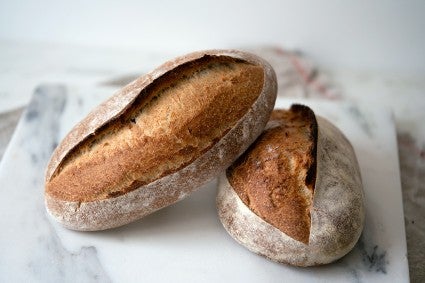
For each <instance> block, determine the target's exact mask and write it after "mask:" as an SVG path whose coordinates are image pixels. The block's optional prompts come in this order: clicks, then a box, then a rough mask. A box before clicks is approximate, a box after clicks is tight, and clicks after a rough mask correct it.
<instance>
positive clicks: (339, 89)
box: [0, 42, 425, 282]
mask: <svg viewBox="0 0 425 283" xmlns="http://www.w3.org/2000/svg"><path fill="white" fill-rule="evenodd" d="M249 51H251V52H254V53H256V54H258V55H260V56H262V57H264V58H265V59H267V60H268V61H269V62H270V63H271V64H272V66H273V67H274V68H275V71H276V73H277V76H278V84H279V94H278V95H279V96H281V97H293V98H320V99H327V100H336V101H338V100H351V101H355V102H356V101H359V102H365V103H370V104H374V103H375V104H377V105H382V106H385V107H387V108H389V109H391V110H392V111H393V113H394V118H395V122H396V130H397V141H398V154H399V161H400V173H401V182H402V194H403V205H404V217H405V228H406V237H407V249H408V260H409V271H410V279H411V281H412V282H423V281H425V256H424V254H423V250H425V241H424V239H425V218H424V217H423V216H424V215H425V125H424V123H423V121H424V120H425V111H424V109H425V75H424V74H422V75H418V74H416V75H403V74H389V73H383V72H381V73H380V72H377V71H367V70H366V71H350V70H336V69H331V70H321V69H320V67H318V66H315V65H314V64H313V63H312V61H311V60H309V59H307V57H306V56H304V55H302V54H300V53H298V52H292V51H287V50H285V49H282V48H280V47H264V48H260V47H259V48H251V49H250V50H249ZM122 54H123V51H122V50H104V51H101V52H99V51H98V50H94V49H87V48H86V49H84V48H80V47H64V46H50V45H49V46H47V45H40V44H34V45H26V44H17V43H8V42H0V62H2V64H1V65H0V162H1V156H2V154H3V152H4V150H5V148H6V146H7V143H8V141H9V139H10V137H11V135H12V133H13V131H14V128H15V126H16V123H17V121H18V119H19V118H20V114H21V113H22V111H23V109H24V108H25V105H26V103H28V100H29V98H30V96H31V93H32V91H33V90H34V89H35V87H36V86H38V84H40V83H46V82H52V83H58V82H60V83H72V84H81V85H103V86H110V87H112V88H119V87H121V86H123V85H125V84H126V83H128V82H129V81H131V80H132V79H134V78H135V77H137V76H139V75H140V74H142V73H144V72H147V71H149V70H150V69H152V68H154V67H155V66H156V65H158V64H160V63H161V62H162V61H164V59H166V58H171V57H173V56H174V55H176V54H172V53H170V54H156V53H154V52H144V53H143V52H139V51H134V50H133V51H129V52H126V56H125V57H124V58H123V57H121V56H122ZM140 66H142V67H140Z"/></svg>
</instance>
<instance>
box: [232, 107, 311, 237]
mask: <svg viewBox="0 0 425 283" xmlns="http://www.w3.org/2000/svg"><path fill="white" fill-rule="evenodd" d="M270 125H272V126H271V127H269V128H267V129H266V130H265V131H264V132H263V133H262V134H261V136H260V137H259V138H258V139H257V140H256V141H255V143H254V144H253V145H252V146H251V147H250V148H249V149H248V150H247V151H246V152H245V153H244V154H243V155H242V156H241V157H240V158H239V159H238V160H237V161H236V162H235V163H234V164H233V165H232V166H231V167H230V168H229V169H228V170H227V177H228V180H229V183H230V185H231V186H232V187H233V189H234V190H235V192H236V193H237V194H238V196H239V197H240V198H241V200H242V201H243V202H244V203H245V204H246V205H247V206H248V207H249V208H250V209H251V210H252V211H253V212H255V213H256V214H257V215H258V216H260V217H261V218H263V219H264V220H265V221H267V222H268V223H270V224H272V225H273V226H275V227H276V228H278V229H280V230H281V231H282V232H284V233H286V234H287V235H289V236H290V237H292V238H294V239H296V240H298V241H300V242H303V243H306V244H308V241H309V236H310V223H311V220H310V209H311V206H312V200H313V190H314V185H315V172H316V169H315V168H316V144H317V121H316V119H315V116H314V113H313V111H311V110H310V109H309V108H308V107H305V106H301V105H294V106H292V107H291V109H290V110H288V111H286V110H275V111H273V112H272V116H271V119H270Z"/></svg>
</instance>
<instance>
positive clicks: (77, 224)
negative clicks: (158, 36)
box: [45, 50, 277, 231]
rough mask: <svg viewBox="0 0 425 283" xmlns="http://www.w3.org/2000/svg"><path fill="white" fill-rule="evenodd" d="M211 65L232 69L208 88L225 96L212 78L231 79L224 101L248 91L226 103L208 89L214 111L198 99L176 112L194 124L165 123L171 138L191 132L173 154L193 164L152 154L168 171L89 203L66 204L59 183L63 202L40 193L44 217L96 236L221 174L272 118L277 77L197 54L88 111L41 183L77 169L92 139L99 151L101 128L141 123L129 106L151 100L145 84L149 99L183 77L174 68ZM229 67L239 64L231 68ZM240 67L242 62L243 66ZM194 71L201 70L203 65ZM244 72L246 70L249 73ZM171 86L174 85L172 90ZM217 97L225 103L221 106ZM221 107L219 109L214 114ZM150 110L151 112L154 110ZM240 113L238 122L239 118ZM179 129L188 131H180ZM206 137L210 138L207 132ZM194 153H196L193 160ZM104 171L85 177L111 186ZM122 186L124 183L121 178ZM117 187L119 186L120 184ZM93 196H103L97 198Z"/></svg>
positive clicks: (216, 55) (229, 55) (250, 62)
mask: <svg viewBox="0 0 425 283" xmlns="http://www.w3.org/2000/svg"><path fill="white" fill-rule="evenodd" d="M210 59H212V60H213V61H215V60H216V59H217V61H218V62H223V60H228V61H229V60H230V62H233V63H231V64H230V65H231V69H234V70H236V71H235V72H233V71H232V72H229V73H227V72H226V73H227V74H226V75H225V74H221V75H220V74H216V75H214V76H213V78H212V81H215V82H216V84H215V85H216V86H217V87H214V89H222V90H223V89H224V90H225V89H226V87H224V88H222V85H224V86H225V85H226V84H228V82H227V83H226V82H225V81H224V82H220V81H219V80H217V78H224V77H226V76H228V75H230V82H231V83H232V84H234V85H235V86H236V87H235V88H237V89H234V90H232V91H231V92H230V94H231V95H230V96H235V95H237V94H240V93H241V92H242V93H245V92H247V91H248V90H249V91H250V93H249V94H248V95H247V97H245V98H244V97H236V98H235V97H233V100H231V101H230V100H229V99H227V98H226V97H222V96H221V95H222V93H221V91H215V92H214V91H213V93H215V94H217V96H216V95H213V97H214V99H210V100H208V99H205V101H210V102H211V103H212V104H214V103H216V104H217V105H216V106H218V107H214V106H215V105H207V103H204V102H203V101H202V103H199V105H201V106H202V107H200V106H199V105H198V103H197V104H196V107H192V106H193V103H194V102H196V99H195V100H194V101H190V103H189V104H185V105H183V106H184V108H185V109H184V111H180V114H182V116H184V117H185V116H186V115H188V116H191V117H193V119H188V120H187V121H186V122H185V123H183V122H182V123H181V127H177V128H176V127H173V125H174V124H175V123H169V124H168V125H170V129H171V130H170V131H175V132H176V133H177V134H178V133H180V134H181V135H182V136H183V137H187V136H185V135H186V134H187V133H188V132H189V131H188V130H187V127H188V126H190V127H192V128H191V132H192V133H191V134H192V136H193V137H192V138H193V139H192V140H190V141H188V140H185V142H186V143H187V144H184V145H183V146H182V147H180V148H178V150H177V153H176V155H177V156H180V157H182V156H187V155H188V156H191V158H193V159H194V160H189V161H188V163H187V164H180V163H179V162H180V160H177V161H176V160H174V159H173V158H174V152H169V153H168V154H166V155H163V156H158V158H159V160H160V162H159V163H161V164H162V165H164V164H165V166H164V168H165V169H166V170H162V169H164V168H162V169H161V168H159V169H158V170H153V171H151V172H160V173H161V174H162V175H161V174H160V175H159V176H158V177H157V178H156V179H154V178H150V177H152V176H148V178H147V179H144V180H145V181H146V182H147V183H146V184H144V185H143V184H142V185H140V183H137V182H134V183H133V184H132V186H134V187H136V188H134V187H132V186H129V187H127V188H126V189H124V190H121V191H120V190H118V193H114V192H115V190H112V191H110V190H108V189H107V190H106V191H105V192H107V193H108V194H109V195H108V196H107V197H106V198H99V199H98V200H93V201H79V200H70V199H72V195H71V197H69V196H68V195H67V194H68V193H67V192H66V191H65V190H64V189H61V187H60V186H62V183H57V191H58V192H65V195H66V198H65V199H63V198H61V195H60V194H59V197H57V195H55V194H51V193H50V192H51V191H50V189H49V190H46V193H45V204H46V208H47V211H48V213H49V214H50V215H51V216H53V217H54V218H55V219H56V220H57V221H59V222H60V223H61V224H62V225H64V226H65V227H67V228H70V229H74V230H83V231H94V230H103V229H108V228H113V227H118V226H121V225H124V224H126V223H130V222H132V221H134V220H137V219H139V218H141V217H144V216H145V215H148V214H150V213H152V212H154V211H156V210H158V209H160V208H163V207H165V206H168V205H171V204H173V203H174V202H176V201H179V200H182V199H183V198H185V197H186V196H187V195H189V194H190V193H192V192H193V191H195V190H196V189H198V188H200V187H201V186H202V185H203V184H205V183H206V182H208V181H209V180H211V179H212V178H213V177H215V176H217V175H218V174H219V173H221V172H222V171H223V170H224V169H225V168H227V167H228V166H229V165H230V164H231V163H232V162H233V161H234V160H235V159H236V158H237V157H238V156H239V155H240V154H242V152H244V151H245V150H246V149H247V147H248V146H249V145H250V144H251V143H252V142H253V141H254V140H255V139H256V138H257V137H258V135H260V133H261V132H262V130H263V129H264V126H265V125H266V123H267V121H268V119H269V117H270V114H271V111H272V109H273V107H274V103H275V100H276V94H277V82H276V75H275V73H274V71H273V69H272V67H271V66H270V64H268V63H267V62H266V61H264V60H263V59H261V58H259V57H257V56H255V55H252V54H249V53H245V52H240V51H236V50H209V51H201V52H195V53H191V54H188V55H185V56H182V57H178V58H175V59H174V60H172V61H169V62H167V63H165V64H163V65H162V66H160V67H158V68H157V69H155V70H153V71H152V72H150V73H148V74H147V75H145V76H143V77H141V78H139V79H136V80H135V81H133V82H132V83H130V84H129V85H127V86H126V87H124V88H123V89H122V90H120V91H119V92H118V93H116V94H115V95H114V96H112V97H111V98H110V99H108V100H107V101H105V102H104V103H102V104H101V105H99V106H98V107H97V108H96V109H94V110H93V111H92V112H91V113H90V114H89V115H88V116H87V117H86V118H84V119H83V120H82V121H81V122H80V123H78V124H77V125H76V126H75V127H74V128H73V129H72V130H71V132H70V133H69V134H68V135H67V136H66V137H65V139H64V140H63V141H62V142H61V143H60V144H59V146H58V147H57V149H56V150H55V152H54V153H53V155H52V158H51V160H50V162H49V164H48V166H47V169H46V184H48V183H49V182H50V180H52V179H55V178H56V177H58V176H60V175H61V174H62V173H63V172H65V171H66V170H67V169H66V168H67V167H69V165H70V164H71V165H76V164H78V163H79V160H80V159H81V156H86V155H89V154H87V152H86V153H84V154H83V155H79V154H78V150H80V149H81V148H82V149H90V141H93V140H94V139H97V140H96V142H97V143H95V144H94V145H95V146H96V145H102V143H101V142H99V141H100V140H102V139H103V138H107V136H102V135H99V132H100V131H103V130H105V129H107V127H108V126H110V125H112V124H115V123H116V124H119V123H122V122H123V121H124V122H125V121H130V123H133V120H134V122H136V123H139V122H141V121H143V119H141V120H139V119H140V116H138V117H136V118H137V119H134V117H133V116H132V115H129V113H130V114H131V113H135V112H134V109H133V108H132V107H133V105H139V104H140V103H141V102H143V101H145V102H146V101H151V99H146V97H144V95H145V93H144V92H145V91H146V89H148V88H149V86H151V85H153V86H152V87H150V88H151V90H150V91H151V92H150V93H155V92H157V90H158V89H156V88H155V85H156V84H157V86H158V85H159V86H161V85H162V84H164V85H166V84H167V82H168V81H171V82H172V81H173V79H172V78H173V76H176V75H177V76H179V75H178V74H179V73H181V72H180V71H179V72H176V71H175V70H176V68H179V66H183V65H186V64H188V65H186V67H187V66H189V67H188V68H187V70H189V71H190V70H192V69H193V67H194V65H196V64H200V62H204V63H205V61H203V60H210ZM228 63H229V62H227V63H225V65H228ZM234 63H237V65H238V67H237V68H236V66H235V65H234ZM239 64H242V66H241V65H239ZM200 65H201V66H203V65H202V64H200ZM227 67H229V66H227ZM240 67H242V68H240ZM246 67H248V69H247V68H246ZM207 69H208V68H207ZM213 69H214V70H215V71H219V73H220V72H222V71H223V66H222V67H219V68H215V67H214V68H213ZM252 69H254V71H252ZM259 69H261V79H260V80H258V75H259V72H257V71H258V70H259ZM185 70H186V69H185ZM255 70H257V71H255ZM210 71H211V70H210ZM239 71H240V72H239ZM244 72H245V73H244ZM246 72H248V73H246ZM183 73H185V72H183ZM238 74H240V76H241V77H242V78H241V79H242V80H240V79H239V78H240V76H238ZM245 76H247V78H248V80H249V82H248V81H247V79H245V78H243V77H245ZM164 77H168V78H169V80H164ZM170 78H171V79H170ZM174 78H175V77H174ZM187 79H188V77H186V78H182V80H183V81H184V80H187ZM161 81H162V83H161ZM244 81H245V82H247V83H248V86H247V87H244V86H243V85H244ZM257 84H258V85H260V90H259V93H253V92H251V91H252V89H254V90H255V89H256V87H257ZM261 84H262V85H261ZM177 85H178V84H177ZM219 85H220V86H219ZM170 87H175V86H171V85H170ZM239 88H241V89H239ZM227 89H229V88H227ZM192 94H193V93H192ZM220 98H223V99H221V100H220ZM226 99H227V100H226ZM251 99H252V100H251ZM159 101H160V99H156V100H155V103H159ZM250 101H251V102H250ZM235 102H236V103H235ZM250 103H251V104H250ZM174 104H176V105H180V104H177V103H175V101H173V99H172V97H171V99H169V100H168V105H169V106H170V108H172V109H176V108H173V107H174ZM220 107H222V108H223V109H220ZM153 108H154V107H152V109H153ZM155 109H157V108H156V107H155ZM199 109H202V111H198V110H199ZM211 109H213V111H211ZM242 109H244V110H242ZM191 111H195V112H196V111H198V115H193V114H194V113H192V112H191ZM226 111H228V112H226ZM243 111H245V112H243ZM136 112H137V111H136ZM230 112H231V113H230ZM217 113H218V114H217ZM195 114H196V113H195ZM227 114H228V115H227ZM238 115H242V116H240V117H237V116H238ZM207 119H208V123H202V121H205V120H207ZM210 119H214V121H210ZM233 119H236V120H237V121H234V122H233V123H234V124H233V125H231V126H230V128H228V129H225V128H226V127H227V126H228V123H230V122H231V120H233ZM177 120H178V119H177ZM155 121H156V120H153V121H152V123H153V124H154V125H153V126H147V127H146V128H143V127H142V128H141V127H139V126H138V128H140V130H141V131H149V130H152V129H158V127H157V126H158V125H157V124H158V123H155ZM223 121H224V122H223ZM229 121H230V122H229ZM179 123H180V122H179ZM221 123H223V124H221ZM120 125H121V124H120ZM130 125H131V124H130ZM217 125H220V127H219V128H218V129H214V128H212V127H216V126H217ZM223 125H224V126H223ZM132 126H133V127H135V125H134V124H132ZM182 127H183V128H184V127H186V131H185V130H184V129H183V128H182ZM124 128H125V127H124ZM116 129H120V127H118V126H116V128H114V127H112V132H109V134H111V135H115V133H114V130H116ZM178 129H180V130H181V131H180V130H178ZM223 129H224V130H223ZM206 132H208V134H207V133H206ZM166 133H167V131H163V132H160V133H158V131H157V132H156V134H158V136H164V134H166ZM124 136H125V135H124ZM121 137H123V136H121ZM204 137H210V138H212V140H211V141H209V142H210V143H204V145H206V146H205V147H204V148H203V149H202V147H201V146H198V145H196V147H195V145H193V141H197V140H202V139H204ZM137 140H139V139H137ZM175 140H178V137H177V136H175V135H174V136H173V137H172V138H171V144H172V142H175ZM156 141H157V144H156V147H155V148H154V150H157V147H161V146H162V145H161V144H160V143H159V142H160V140H156ZM161 141H162V140H161ZM125 142H126V143H127V140H125ZM191 142H192V143H191ZM175 144H176V142H175ZM199 145H201V143H199ZM110 146H111V144H108V145H107V147H110ZM190 146H192V147H194V148H195V149H193V148H191V147H190ZM92 148H93V147H92ZM176 148H177V147H176ZM118 151H119V150H118ZM196 151H197V153H196ZM193 152H195V153H196V154H193ZM73 156H74V157H73ZM96 157H97V155H96ZM130 158H131V156H130ZM136 158H139V157H136ZM169 158H170V159H172V160H174V161H175V163H173V164H172V165H177V166H176V167H174V168H171V167H170V168H169V167H167V166H168V164H169V162H168V161H167V160H168V159H169ZM153 160H154V161H155V160H156V159H155V158H154V159H153ZM143 161H145V160H143ZM155 162H157V161H155ZM148 165H149V164H148ZM139 166H140V165H139ZM179 166H180V167H179ZM71 167H72V166H71ZM76 167H78V166H76ZM142 167H143V166H140V167H138V166H136V169H138V168H142ZM61 168H62V169H61ZM86 168H88V167H86ZM144 168H147V169H148V170H149V166H147V167H146V166H145V167H144ZM107 169H108V171H105V172H102V171H100V170H98V171H95V172H94V175H93V176H89V177H90V178H92V179H93V180H99V181H100V182H104V183H108V181H109V180H111V183H114V182H116V180H117V179H111V178H110V176H112V175H113V174H115V172H113V174H111V172H110V168H107ZM173 170H174V171H173ZM135 171H137V170H135ZM78 177H79V176H72V174H70V175H69V179H68V180H66V181H65V182H68V181H69V182H74V181H75V180H76V178H78ZM130 177H131V178H133V177H134V176H132V174H130ZM145 177H146V176H145ZM153 179H154V180H153ZM149 180H153V181H149ZM121 181H124V182H126V181H127V179H125V180H121ZM121 188H123V186H122V187H121ZM92 196H93V194H92ZM98 196H101V194H100V195H98ZM76 199H80V198H76ZM84 200H86V199H84Z"/></svg>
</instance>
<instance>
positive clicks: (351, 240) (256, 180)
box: [217, 105, 364, 266]
mask: <svg viewBox="0 0 425 283" xmlns="http://www.w3.org/2000/svg"><path fill="white" fill-rule="evenodd" d="M217 208H218V214H219V217H220V220H221V222H222V224H223V226H224V227H225V229H226V230H227V231H228V232H229V234H230V235H231V236H232V237H233V238H234V239H236V241H238V242H239V243H240V244H242V245H244V246H246V247H247V248H248V249H249V250H251V251H253V252H255V253H257V254H260V255H263V256H265V257H267V258H270V259H271V260H273V261H277V262H281V263H288V264H291V265H296V266H312V265H321V264H326V263H330V262H332V261H334V260H336V259H338V258H340V257H342V256H344V255H345V254H347V253H348V252H349V251H350V250H351V249H352V248H353V246H354V245H355V243H356V242H357V240H358V238H359V237H360V234H361V231H362V229H363V222H364V197H363V189H362V183H361V177H360V171H359V166H358V163H357V159H356V156H355V153H354V150H353V148H352V146H351V144H350V142H349V141H348V140H347V139H346V138H345V136H344V135H343V134H342V133H341V132H340V131H339V130H338V129H337V128H336V127H335V126H333V125H332V124H331V123H330V122H328V121H327V120H325V119H324V118H321V117H317V116H315V114H314V113H313V111H312V110H311V109H310V108H308V107H306V106H302V105H293V106H292V107H291V108H290V110H275V111H273V113H272V116H271V118H270V121H269V123H268V124H267V126H266V129H265V131H264V132H263V133H262V135H261V136H260V137H259V138H258V139H257V140H256V141H255V142H254V143H253V144H252V145H251V147H250V148H249V149H248V150H247V151H246V152H245V153H244V154H243V155H242V156H241V157H239V159H238V160H237V161H236V162H235V163H234V164H233V165H232V166H231V167H230V168H228V170H227V171H226V174H224V175H222V176H221V178H220V182H219V191H218V195H217Z"/></svg>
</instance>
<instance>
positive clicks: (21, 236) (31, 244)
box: [0, 85, 408, 282]
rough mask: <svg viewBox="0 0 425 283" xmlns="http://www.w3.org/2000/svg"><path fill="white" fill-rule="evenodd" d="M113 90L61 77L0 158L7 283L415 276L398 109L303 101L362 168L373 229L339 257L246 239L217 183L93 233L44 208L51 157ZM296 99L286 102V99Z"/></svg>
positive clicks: (38, 97) (3, 278)
mask: <svg viewBox="0 0 425 283" xmlns="http://www.w3.org/2000/svg"><path fill="white" fill-rule="evenodd" d="M88 93H90V95H87V94H88ZM110 93H111V89H107V88H99V87H97V88H78V87H72V86H66V87H65V86H61V85H48V86H44V87H41V88H39V89H38V90H37V91H36V92H35V94H34V96H33V99H32V101H31V103H30V105H29V107H28V108H27V110H26V111H25V113H24V115H23V117H22V119H21V121H20V123H19V125H18V127H17V130H16V132H15V134H14V136H13V138H12V141H11V143H10V146H9V148H8V149H7V151H6V153H5V155H4V158H3V161H2V163H1V164H0V189H1V190H2V195H3V198H2V200H3V205H2V206H0V211H1V215H2V216H3V217H2V218H1V219H0V226H1V227H4V228H3V231H2V233H0V282H9V281H21V282H24V281H25V282H26V281H47V282H76V281H78V282H92V281H99V282H107V281H112V282H138V281H143V280H146V281H149V282H151V281H164V282H169V281H170V280H173V281H174V282H176V281H179V282H199V281H206V280H207V279H208V280H209V281H211V282H217V281H223V280H224V279H226V280H231V281H235V282H238V281H241V280H244V281H245V282H265V281H266V282H269V281H274V280H276V279H277V278H279V280H287V281H295V280H296V281H297V282H311V281H312V280H314V281H316V282H327V281H330V280H332V281H335V280H336V281H338V282H341V281H346V282H382V281H383V280H388V278H391V279H392V280H393V281H396V282H407V281H408V269H407V258H406V245H405V238H404V237H405V236H404V225H403V217H402V215H403V213H402V206H401V192H400V179H399V174H398V171H397V168H398V160H397V154H396V143H395V132H394V128H393V123H392V116H391V115H390V114H389V113H388V112H387V111H383V110H379V109H378V110H377V109H373V111H372V110H371V108H370V107H361V108H360V107H358V106H356V105H355V104H350V103H331V102H328V103H325V102H315V101H308V102H307V101H302V100H301V101H298V102H301V103H307V104H308V105H310V106H311V107H312V108H313V109H314V110H315V111H316V112H318V114H321V115H322V116H325V117H327V118H328V119H330V120H331V121H333V122H334V123H335V124H337V125H339V126H340V127H341V129H342V130H343V132H344V133H346V135H347V136H348V137H349V138H350V140H351V141H352V143H353V145H354V147H355V150H356V153H357V154H358V158H359V163H360V167H361V169H362V175H363V181H364V186H365V193H366V199H367V202H368V203H367V217H366V228H365V231H364V233H363V235H362V237H361V240H360V241H359V242H358V244H357V245H356V247H355V248H354V250H353V251H352V252H351V253H349V254H348V255H347V256H346V257H344V258H343V259H341V260H339V261H337V262H336V263H334V264H331V265H327V266H323V267H315V268H307V269H301V268H294V267H289V266H285V265H279V264H276V263H273V262H270V261H268V260H266V259H264V258H262V257H259V256H257V255H255V254H252V253H250V252H249V251H247V250H246V249H244V248H243V247H241V246H239V245H238V244H237V243H236V242H235V241H234V240H233V239H231V238H230V236H228V235H227V233H226V232H225V231H224V228H223V227H222V226H221V224H220V222H219V221H218V218H217V215H216V209H215V194H216V190H215V182H211V183H210V184H208V185H206V186H205V188H203V189H201V190H199V191H198V192H196V193H194V194H193V195H192V196H190V197H188V198H187V199H185V200H184V201H182V202H180V203H177V204H175V205H173V206H171V207H168V208H165V209H163V210H160V211H158V212H157V213H154V214H152V215H149V216H148V217H146V218H144V219H142V220H140V221H137V222H135V223H132V224H130V225H127V226H124V227H121V228H118V229H112V230H108V231H101V232H94V233H84V232H75V231H70V230H67V229H65V228H63V227H61V226H60V225H59V224H57V223H56V222H54V220H52V219H50V218H49V217H48V215H47V213H46V211H45V208H44V202H43V184H44V170H45V166H46V163H47V161H48V159H49V157H50V154H51V152H52V151H53V148H54V147H55V146H56V145H57V143H58V141H59V140H60V139H61V138H62V137H63V136H64V135H65V134H66V133H67V132H68V131H69V130H70V128H71V127H72V126H73V125H74V124H75V123H76V122H77V121H78V120H80V119H81V118H82V117H83V116H84V115H85V114H86V113H87V112H88V111H90V109H91V108H92V107H93V106H95V105H96V104H98V103H99V102H101V101H102V100H103V99H105V98H106V97H107V96H109V95H110ZM289 104H290V101H288V100H282V99H280V100H279V101H278V106H280V107H286V106H288V105H289ZM371 133H372V134H371ZM377 165H379V166H377ZM397 182H398V184H397ZM383 195H385V197H383ZM5 196H7V197H5Z"/></svg>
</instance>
